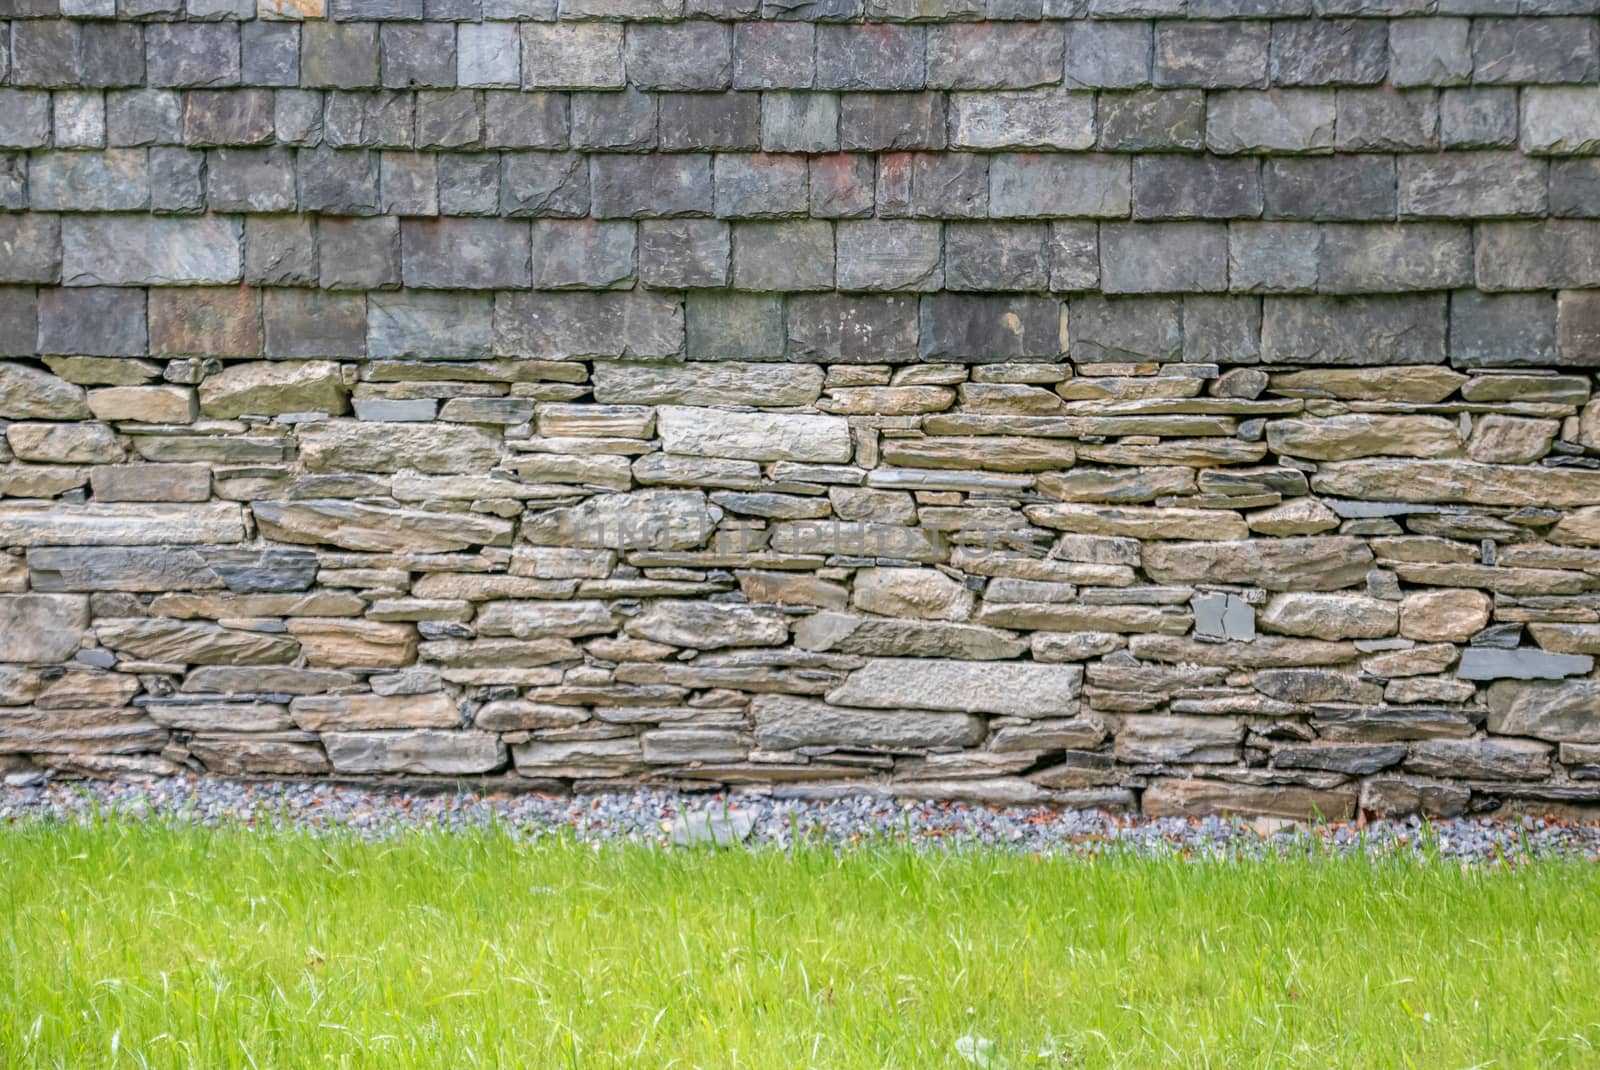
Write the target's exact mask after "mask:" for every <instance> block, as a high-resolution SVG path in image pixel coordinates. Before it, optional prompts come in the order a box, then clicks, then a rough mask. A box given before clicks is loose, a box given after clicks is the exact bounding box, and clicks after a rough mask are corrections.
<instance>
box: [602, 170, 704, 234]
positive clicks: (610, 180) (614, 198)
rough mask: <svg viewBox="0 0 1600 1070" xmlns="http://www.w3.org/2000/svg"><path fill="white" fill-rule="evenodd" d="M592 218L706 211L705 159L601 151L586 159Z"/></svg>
mask: <svg viewBox="0 0 1600 1070" xmlns="http://www.w3.org/2000/svg"><path fill="white" fill-rule="evenodd" d="M590 174H591V177H592V181H593V183H594V190H593V196H592V198H591V204H590V211H591V213H592V214H593V215H594V216H595V217H596V218H597V219H607V218H610V219H616V218H633V219H645V218H658V217H661V216H674V215H710V214H711V211H712V182H711V157H710V156H707V155H700V154H684V155H680V156H625V155H601V156H595V157H594V158H593V159H592V160H591V161H590Z"/></svg>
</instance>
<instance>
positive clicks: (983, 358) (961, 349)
mask: <svg viewBox="0 0 1600 1070" xmlns="http://www.w3.org/2000/svg"><path fill="white" fill-rule="evenodd" d="M1063 318H1064V317H1063V315H1062V310H1061V303H1060V302H1059V301H1056V300H1054V299H1051V298H1041V297H989V296H980V295H974V294H955V293H946V294H936V295H933V296H930V297H925V298H923V299H922V310H921V316H920V324H921V337H920V342H919V352H920V354H921V356H922V359H924V360H961V361H972V362H974V363H996V362H1000V361H1006V360H1055V359H1058V358H1059V357H1060V356H1061V355H1062V354H1063V352H1064V351H1065V349H1066V340H1065V337H1064V333H1065V332H1064V331H1063V329H1062V328H1063Z"/></svg>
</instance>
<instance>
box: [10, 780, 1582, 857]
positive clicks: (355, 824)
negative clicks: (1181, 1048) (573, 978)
mask: <svg viewBox="0 0 1600 1070" xmlns="http://www.w3.org/2000/svg"><path fill="white" fill-rule="evenodd" d="M106 818H117V819H122V820H154V821H168V822H173V823H178V824H194V825H203V826H218V825H233V826H242V827H246V828H252V829H282V828H292V829H302V830H309V831H312V832H316V833H345V834H355V835H358V836H362V837H368V838H373V839H378V838H385V837H392V836H397V835H402V834H405V833H407V832H411V831H416V830H434V831H446V832H448V831H457V830H460V831H465V830H471V829H481V828H485V827H488V826H490V825H495V824H498V825H500V826H501V827H503V828H505V829H508V830H510V831H512V832H513V833H515V834H517V835H520V836H525V837H528V838H530V839H537V838H540V837H548V836H568V837H571V838H573V839H575V840H577V841H579V842H582V843H595V844H599V843H608V842H619V843H633V844H640V845H649V846H652V847H662V848H666V847H671V846H673V845H694V844H709V843H718V844H730V843H736V844H741V845H743V846H746V847H750V848H754V849H770V848H777V849H782V848H785V847H789V846H791V845H793V844H795V843H797V842H798V843H803V844H804V843H814V844H819V845H830V846H834V847H839V848H848V847H853V846H870V845H881V844H884V843H894V842H900V843H910V844H912V845H914V846H916V847H918V848H924V849H930V850H950V849H960V848H992V849H1001V850H1007V851H1017V852H1025V853H1037V854H1056V855H1069V856H1086V857H1087V856H1095V855H1103V854H1108V853H1115V852H1118V851H1121V852H1125V853H1132V854H1136V855H1140V856H1147V857H1171V856H1174V855H1176V856H1178V857H1183V858H1193V859H1234V858H1241V859H1243V858H1267V857H1282V856H1293V855H1301V856H1313V857H1320V856H1326V855H1334V856H1342V855H1353V854H1356V853H1358V852H1363V851H1364V852H1365V853H1366V854H1368V855H1369V856H1372V857H1389V856H1398V857H1407V856H1410V857H1416V858H1424V857H1430V856H1431V857H1437V858H1439V859H1443V860H1451V861H1461V862H1501V861H1511V862H1518V861H1525V860H1531V859H1537V858H1555V857H1559V858H1570V859H1576V860H1583V861H1591V862H1595V861H1600V823H1587V824H1580V823H1572V822H1564V821H1557V820H1548V819H1540V818H1533V817H1524V818H1520V819H1516V820H1495V819H1489V818H1461V819H1455V820H1444V821H1433V822H1424V821H1422V820H1420V819H1418V818H1409V819H1401V820H1394V821H1387V820H1379V821H1372V822H1368V823H1367V824H1365V825H1364V826H1359V827H1358V826H1357V825H1355V824H1329V825H1302V824H1297V823H1293V822H1283V821H1277V820H1272V819H1255V820H1250V819H1243V818H1220V817H1210V818H1201V819H1185V818H1153V819H1152V818H1142V817H1137V816H1129V815H1113V814H1106V813H1102V812H1100V811H1090V810H1065V811H1056V810H1048V809H1039V808H1024V807H1015V808H989V807H984V806H976V805H971V804H963V803H938V802H902V801H899V800H896V799H894V798H892V797H889V796H886V795H856V796H848V797H842V798H831V799H800V798H781V797H774V796H769V795H761V794H739V795H733V796H723V795H688V794H681V793H678V792H672V791H659V790H644V789H641V790H637V791H633V792H630V793H620V792H619V793H615V794H597V795H573V796H550V795H537V794H527V793H499V794H493V793H491V794H485V793H482V792H475V791H472V790H467V789H459V790H425V791H424V790H416V789H406V788H384V787H379V786H373V787H367V786H361V787H354V786H349V785H343V784H332V783H317V782H283V781H246V780H232V779H226V778H221V777H172V778H167V779H162V780H154V781H149V782H144V783H121V782H110V781H42V782H35V783H26V784H8V785H6V786H3V787H0V829H4V828H16V827H18V826H22V825H31V824H36V823H39V822H49V821H58V822H87V821H93V820H98V819H106Z"/></svg>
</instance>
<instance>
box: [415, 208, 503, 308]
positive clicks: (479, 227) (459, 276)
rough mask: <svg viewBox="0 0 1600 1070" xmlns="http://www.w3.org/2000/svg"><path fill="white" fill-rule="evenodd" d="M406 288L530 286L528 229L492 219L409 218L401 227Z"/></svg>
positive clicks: (476, 288)
mask: <svg viewBox="0 0 1600 1070" xmlns="http://www.w3.org/2000/svg"><path fill="white" fill-rule="evenodd" d="M400 243H401V261H402V264H403V268H404V270H403V275H404V279H405V283H406V285H407V286H415V287H419V288H422V289H440V290H497V289H516V288H520V287H526V286H527V285H528V284H529V278H530V276H529V259H528V257H529V238H528V225H527V224H526V223H521V222H516V221H512V220H496V219H439V220H420V219H408V220H404V221H402V222H401V224H400Z"/></svg>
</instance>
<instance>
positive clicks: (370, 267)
mask: <svg viewBox="0 0 1600 1070" xmlns="http://www.w3.org/2000/svg"><path fill="white" fill-rule="evenodd" d="M317 277H318V281H319V283H320V284H321V286H322V288H323V289H324V290H381V289H392V288H394V287H396V286H399V285H400V223H399V221H398V220H396V219H393V218H391V217H388V216H381V217H378V218H375V219H324V220H322V221H321V222H320V223H318V225H317Z"/></svg>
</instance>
